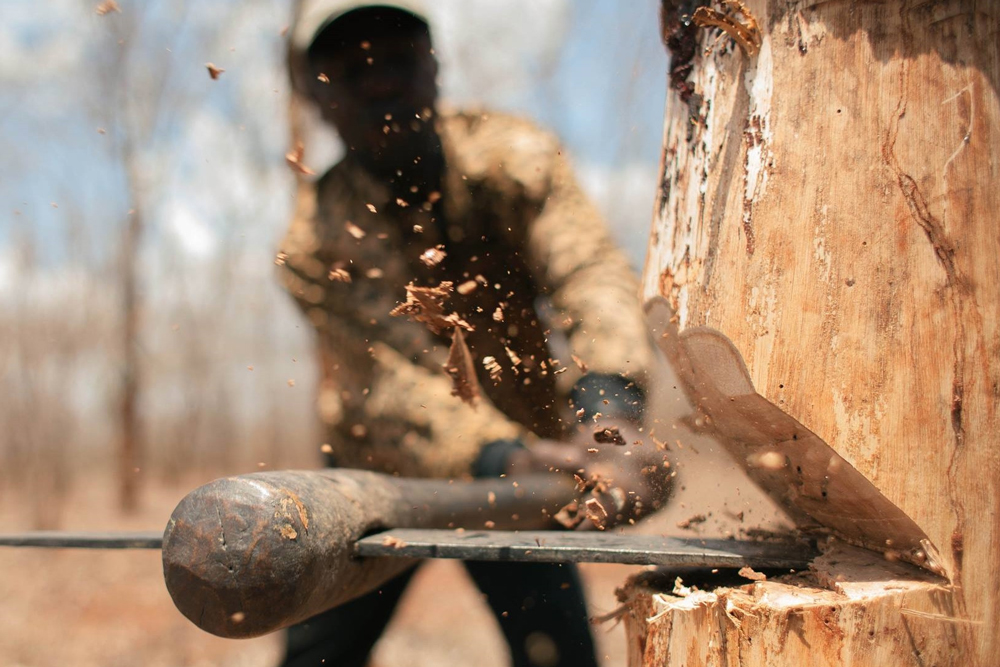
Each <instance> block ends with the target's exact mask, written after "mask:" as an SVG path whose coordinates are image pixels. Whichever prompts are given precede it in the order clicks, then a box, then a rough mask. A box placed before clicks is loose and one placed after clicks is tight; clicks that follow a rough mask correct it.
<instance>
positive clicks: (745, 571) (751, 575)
mask: <svg viewBox="0 0 1000 667" xmlns="http://www.w3.org/2000/svg"><path fill="white" fill-rule="evenodd" d="M736 574H738V575H740V576H741V577H743V578H744V579H749V580H750V581H766V580H767V575H766V574H764V573H763V572H757V571H756V570H754V569H753V568H750V567H741V568H740V571H739V572H737V573H736Z"/></svg>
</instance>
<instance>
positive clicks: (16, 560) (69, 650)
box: [0, 437, 776, 667]
mask: <svg viewBox="0 0 1000 667" xmlns="http://www.w3.org/2000/svg"><path fill="white" fill-rule="evenodd" d="M686 442H687V447H685V448H684V449H683V450H679V449H677V448H676V445H675V452H674V453H675V456H676V457H677V464H678V465H677V467H678V469H679V471H680V473H681V477H679V478H678V479H679V480H683V483H682V488H680V489H679V490H678V493H677V495H676V497H675V498H674V500H673V502H672V504H671V506H670V507H669V508H668V509H667V510H665V511H664V512H662V513H661V514H660V515H658V516H655V517H653V518H651V519H650V520H648V521H647V522H646V523H645V524H644V525H642V526H641V527H640V529H641V530H642V531H644V532H656V533H668V532H669V533H675V534H684V535H688V536H690V535H692V534H702V535H706V536H710V535H719V534H721V533H723V532H724V531H726V530H735V529H738V527H739V524H738V520H737V519H736V518H735V516H734V515H735V514H736V513H737V512H739V511H740V510H743V511H744V512H746V514H745V515H744V516H745V521H746V522H747V523H749V522H752V523H753V525H762V526H768V525H773V522H774V520H775V517H776V514H775V512H774V511H773V509H771V508H769V507H767V506H766V504H763V503H761V501H760V494H759V492H757V491H756V490H755V489H753V488H750V487H748V486H747V484H746V483H745V482H744V481H743V480H742V479H741V477H742V473H736V472H734V468H733V466H732V464H731V463H730V462H729V461H728V460H727V459H725V458H724V457H723V456H722V455H720V454H719V453H718V452H715V451H713V449H712V445H711V444H710V443H707V442H706V441H699V440H697V439H693V438H690V437H688V438H687V440H686ZM103 481H104V483H92V484H91V485H90V486H89V487H87V488H80V487H81V485H77V488H75V489H74V491H73V492H72V493H71V501H72V502H71V504H70V506H69V507H67V508H66V510H65V512H64V517H63V527H71V528H73V529H78V530H100V529H112V530H140V529H150V528H158V527H160V526H163V525H165V523H166V520H167V518H168V516H169V514H170V512H171V510H172V509H173V507H174V505H175V504H176V503H177V501H179V500H180V498H181V497H182V496H183V495H184V493H185V492H186V491H188V490H190V489H191V488H194V487H195V486H197V485H198V484H200V483H203V482H205V481H207V480H205V479H193V480H190V481H188V482H185V483H184V484H179V485H175V486H171V487H164V486H156V485H152V484H147V485H146V487H145V489H144V494H145V495H144V508H143V510H142V511H141V512H140V513H139V514H137V515H136V516H134V517H121V516H119V515H118V514H117V512H115V511H114V510H113V509H112V508H113V507H114V488H113V487H112V486H111V484H110V482H111V480H110V476H109V477H107V478H105V479H104V480H103ZM19 501H20V499H19V498H18V497H14V496H12V495H11V494H10V493H7V494H5V495H4V496H3V499H2V504H0V532H7V531H13V530H20V529H24V528H29V527H30V526H28V525H26V524H27V522H26V519H25V515H26V512H25V511H24V508H23V507H21V506H20V502H19ZM695 514H705V515H707V517H708V519H707V520H706V521H705V522H703V523H696V524H694V525H693V526H692V529H689V530H686V531H685V530H681V529H679V528H678V527H677V525H676V524H677V522H678V521H681V520H683V519H686V518H689V517H691V516H693V515H695ZM744 525H747V524H746V523H744ZM638 569H641V568H637V567H627V566H615V565H585V566H584V567H583V572H584V576H585V580H586V583H587V587H588V592H589V596H590V602H591V606H592V614H593V615H600V614H605V613H607V612H610V611H612V610H613V609H614V608H615V606H616V601H615V597H614V589H615V587H616V586H618V585H619V584H621V583H622V582H623V581H624V580H625V578H626V577H627V576H628V575H629V574H630V573H632V572H635V571H637V570H638ZM594 631H595V636H596V638H597V641H598V647H599V652H600V656H601V658H602V662H603V664H604V665H605V667H610V666H621V665H624V663H625V657H624V656H625V653H624V651H625V647H624V632H623V629H622V627H621V626H617V627H615V626H614V624H613V623H607V624H604V625H601V626H597V627H595V629H594ZM280 650H281V647H280V638H279V637H277V636H270V637H264V638H260V639H255V640H249V641H233V640H225V639H219V638H216V637H212V636H210V635H208V634H205V633H203V632H201V631H200V630H198V629H197V628H195V627H194V626H193V625H192V624H190V623H189V622H188V621H187V620H186V619H185V618H184V617H182V616H181V615H180V613H178V612H177V611H176V610H175V609H174V607H173V603H172V602H171V600H170V598H169V596H168V594H167V592H166V589H165V588H164V585H163V582H162V578H161V571H160V562H159V554H158V553H157V552H148V551H141V552H140V551H131V552H119V551H77V550H62V551H47V550H38V549H0V667H8V666H9V667H14V666H18V667H50V666H55V665H75V666H77V667H91V666H93V667H97V666H101V667H116V666H119V665H121V666H123V667H124V666H126V665H128V666H131V665H137V664H141V665H145V666H147V667H158V666H164V667H167V666H169V667H179V666H198V665H205V666H208V665H220V666H227V667H238V666H239V667H251V666H252V667H258V666H259V667H266V666H269V665H273V664H275V662H276V659H277V657H278V655H279V654H280ZM505 662H506V647H505V645H504V642H503V640H502V638H501V636H500V634H499V630H498V629H497V627H496V625H495V622H494V621H493V619H492V617H491V615H490V614H489V612H488V610H487V608H486V606H485V604H484V603H483V602H482V600H481V599H480V598H479V596H478V593H477V592H476V590H475V589H474V588H473V586H472V585H471V583H470V581H469V580H468V579H467V577H466V575H465V574H464V571H463V570H462V569H461V567H460V566H458V565H457V564H456V563H450V562H444V561H439V562H432V563H429V564H427V565H425V566H424V567H423V568H422V570H421V572H420V573H419V574H418V576H417V577H416V579H415V581H414V583H413V585H412V588H411V590H410V591H408V593H407V596H406V597H405V598H404V601H403V604H402V606H401V608H400V610H399V612H398V614H397V616H396V618H395V619H394V621H393V622H392V624H391V625H390V627H389V629H388V631H387V632H386V634H385V636H384V637H383V639H382V641H381V642H380V643H379V644H378V646H377V647H376V651H375V655H374V658H373V663H374V664H375V665H377V666H378V667H403V666H413V667H424V666H427V667H431V666H434V667H450V666H452V665H454V666H456V667H458V666H459V665H462V666H464V665H481V666H482V667H492V666H497V667H500V666H502V665H504V664H505Z"/></svg>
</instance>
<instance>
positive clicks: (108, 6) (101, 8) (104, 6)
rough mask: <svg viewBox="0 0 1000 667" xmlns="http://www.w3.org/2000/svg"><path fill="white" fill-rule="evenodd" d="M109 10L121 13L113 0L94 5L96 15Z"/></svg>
mask: <svg viewBox="0 0 1000 667" xmlns="http://www.w3.org/2000/svg"><path fill="white" fill-rule="evenodd" d="M111 12H118V13H119V14H121V13H122V8H121V7H119V6H118V3H117V2H115V0H104V2H102V3H101V4H99V5H97V6H96V7H94V13H95V14H97V15H98V16H107V15H108V14H110V13H111ZM213 78H214V77H213Z"/></svg>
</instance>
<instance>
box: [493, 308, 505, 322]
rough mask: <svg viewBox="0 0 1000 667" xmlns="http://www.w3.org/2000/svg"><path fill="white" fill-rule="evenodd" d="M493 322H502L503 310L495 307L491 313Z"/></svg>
mask: <svg viewBox="0 0 1000 667" xmlns="http://www.w3.org/2000/svg"><path fill="white" fill-rule="evenodd" d="M493 321H494V322H503V308H501V307H500V306H497V309H496V310H494V311H493Z"/></svg>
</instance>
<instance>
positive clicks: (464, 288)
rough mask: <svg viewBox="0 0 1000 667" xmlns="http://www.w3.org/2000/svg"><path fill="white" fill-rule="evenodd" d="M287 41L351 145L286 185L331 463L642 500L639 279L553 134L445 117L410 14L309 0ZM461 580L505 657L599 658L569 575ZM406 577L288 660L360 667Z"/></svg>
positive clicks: (307, 636)
mask: <svg viewBox="0 0 1000 667" xmlns="http://www.w3.org/2000/svg"><path fill="white" fill-rule="evenodd" d="M291 47H292V48H291V56H290V63H291V66H292V78H293V82H294V86H295V89H296V90H297V91H298V93H299V94H302V95H304V96H305V97H306V98H307V99H309V100H311V102H312V103H314V104H316V105H317V107H318V109H319V112H320V113H321V115H322V118H323V119H324V120H325V121H326V122H329V123H331V124H332V125H333V126H334V127H335V128H336V129H337V131H338V133H339V134H340V137H341V138H342V140H343V142H344V144H345V147H346V155H345V157H344V158H343V160H342V161H341V162H340V163H338V164H337V165H335V166H334V167H333V168H331V169H330V170H329V171H328V172H327V173H325V174H324V175H323V176H322V177H321V178H320V179H319V180H318V181H316V182H315V183H309V182H306V181H305V180H303V181H302V182H301V183H300V188H299V193H298V200H297V210H296V214H295V217H294V219H293V221H292V223H291V226H290V229H289V231H288V234H287V236H286V238H285V239H284V241H283V245H282V247H281V252H280V254H279V264H281V276H282V281H283V283H284V285H285V287H286V288H287V289H288V291H289V292H290V293H291V294H292V295H293V296H294V297H295V299H296V300H297V302H298V303H299V305H300V307H301V308H302V310H303V312H304V313H305V315H306V317H307V318H308V319H309V321H310V322H311V323H312V325H313V326H314V327H315V329H316V332H317V338H318V345H319V351H320V359H321V363H322V376H323V379H322V382H321V387H320V395H319V401H318V405H319V410H320V415H321V417H322V419H323V421H324V423H325V424H326V427H327V437H328V444H329V447H328V448H327V447H325V448H324V449H325V450H327V451H328V452H329V454H330V457H331V459H332V463H334V464H336V465H340V466H345V467H357V468H367V469H373V470H378V471H382V472H388V473H394V474H399V475H402V476H423V477H443V478H461V477H467V476H469V475H476V476H497V475H501V474H505V473H518V472H526V471H532V470H560V471H567V472H578V471H585V473H584V474H585V475H586V474H590V473H594V472H600V473H602V474H603V475H604V479H605V480H606V481H607V480H608V478H614V479H612V480H611V481H612V482H613V485H614V486H616V487H621V488H622V489H623V490H624V491H623V492H621V493H620V494H618V495H617V496H614V497H615V498H616V500H614V501H611V500H609V498H610V496H608V495H607V494H606V495H605V496H604V497H602V500H603V507H604V508H605V509H608V508H609V509H608V513H609V514H610V515H611V516H610V517H609V521H612V522H613V520H614V515H615V514H616V512H617V513H621V514H622V515H623V516H624V515H629V514H632V515H634V514H636V512H635V510H636V508H637V507H640V508H641V506H642V504H643V502H645V505H646V507H647V508H648V507H649V506H650V505H654V506H655V502H656V500H657V498H660V497H662V495H663V486H664V485H665V482H664V479H665V478H664V475H663V474H662V471H663V467H664V466H662V465H661V464H662V463H663V455H662V454H658V453H657V452H656V451H655V448H654V447H653V446H651V445H648V446H645V447H640V446H638V445H635V444H632V443H633V442H634V441H636V437H637V426H638V423H639V420H640V419H641V411H642V403H643V396H644V389H643V387H644V385H645V383H646V371H647V368H648V367H649V365H650V363H651V359H652V348H651V346H650V343H649V341H648V338H647V334H646V333H645V326H644V324H643V320H642V315H641V310H640V307H639V304H638V302H637V291H638V285H637V282H636V280H635V278H634V276H633V275H632V273H631V271H630V269H629V266H628V262H627V260H626V259H625V257H624V256H623V255H622V253H621V252H620V251H619V250H618V249H617V248H615V247H614V245H613V244H612V242H611V241H610V239H609V237H608V234H607V230H606V229H605V227H604V224H603V222H602V221H601V219H600V216H599V215H598V213H597V212H596V210H595V209H594V207H593V206H592V205H591V204H590V203H589V202H588V201H587V199H586V198H585V197H584V195H583V193H582V192H581V191H580V189H579V187H578V185H577V184H576V182H575V180H574V178H573V174H572V172H571V170H570V167H569V165H568V164H567V162H566V160H565V158H564V157H563V155H562V150H561V148H560V146H559V144H558V142H557V141H556V139H555V138H554V137H553V136H552V135H550V134H548V133H546V132H542V131H540V130H539V129H537V128H536V127H534V126H533V125H531V124H530V123H528V122H526V121H523V120H519V119H515V118H511V117H507V116H504V115H501V114H492V113H489V114H488V113H441V112H439V108H438V103H437V96H438V90H437V84H436V76H437V62H436V60H435V58H434V52H433V49H432V46H431V39H430V31H429V28H428V22H427V20H426V18H424V14H423V12H422V11H421V8H420V7H419V4H418V3H415V2H412V1H411V2H386V3H379V4H378V5H375V6H372V5H369V4H367V3H357V2H343V1H333V2H331V1H329V0H327V1H326V2H323V1H322V0H316V1H314V2H311V1H308V0H307V1H306V2H305V3H304V6H303V7H302V8H301V11H300V15H299V20H298V22H297V24H296V26H295V27H294V28H293V30H292V44H291ZM293 157H294V156H293ZM404 302H405V303H404ZM401 304H403V305H401ZM407 315H408V316H409V317H406V316H407ZM460 399H464V400H460ZM595 428H597V432H598V435H599V436H604V437H603V438H599V439H603V440H609V441H610V440H617V441H618V443H624V442H628V443H629V444H628V445H627V446H626V447H617V446H615V445H600V444H597V443H595V442H594V438H595V436H594V433H595ZM640 444H641V443H640ZM602 466H603V467H602ZM626 491H627V493H626ZM616 503H617V504H616ZM626 505H628V506H629V507H628V508H627V509H626V507H625V506H626ZM595 520H598V521H599V520H600V517H595ZM586 523H588V525H589V522H586ZM466 568H467V570H468V571H469V574H470V575H471V576H472V578H473V580H474V581H475V582H476V584H477V585H478V586H479V588H480V590H482V591H483V593H484V594H485V596H486V599H487V601H488V603H489V605H490V607H491V608H492V610H493V611H494V613H495V615H496V617H497V620H498V622H499V623H500V626H501V629H502V630H503V632H504V634H505V636H506V637H507V640H508V643H509V644H510V649H511V655H512V660H513V663H514V664H515V665H518V666H521V665H525V666H527V665H576V666H584V665H595V664H596V662H595V658H594V653H593V643H592V639H591V637H590V633H589V628H588V624H587V618H586V604H585V601H584V598H583V594H582V590H581V586H580V583H579V579H578V577H577V573H576V570H575V569H574V568H572V567H570V566H559V565H548V564H530V565H529V564H504V563H467V564H466ZM408 580H409V575H406V576H404V577H401V578H400V579H398V580H396V581H394V582H391V583H390V584H388V585H386V586H385V587H383V588H382V589H381V590H379V591H377V592H375V593H373V594H371V595H368V596H365V597H362V598H360V599H358V600H356V601H354V602H351V603H349V604H348V605H346V606H344V607H341V608H339V609H335V610H333V611H331V612H328V613H327V614H324V615H322V616H320V617H317V618H315V619H312V620H311V621H309V622H308V623H306V624H303V625H302V626H299V627H297V628H293V629H292V630H291V631H290V633H289V645H288V654H287V657H286V664H288V665H315V664H320V662H321V661H325V662H324V664H326V665H337V666H342V665H358V666H359V667H360V666H361V665H363V664H365V662H366V660H367V656H368V654H369V652H370V650H371V648H372V646H373V645H374V643H375V641H376V640H377V639H378V637H379V635H380V634H381V632H382V629H383V628H384V626H385V624H386V623H387V622H388V620H389V617H390V616H391V614H392V610H393V608H394V606H395V604H396V602H397V601H398V599H399V597H400V596H401V594H402V592H403V590H404V588H405V586H406V584H407V582H408Z"/></svg>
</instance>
